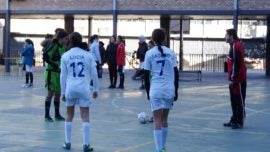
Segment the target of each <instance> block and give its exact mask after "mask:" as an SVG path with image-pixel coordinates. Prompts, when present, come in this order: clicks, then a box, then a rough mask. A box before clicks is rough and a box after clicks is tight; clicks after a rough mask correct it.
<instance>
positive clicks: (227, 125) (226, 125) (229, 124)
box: [223, 121, 233, 127]
mask: <svg viewBox="0 0 270 152" xmlns="http://www.w3.org/2000/svg"><path fill="white" fill-rule="evenodd" d="M232 125H233V123H232V122H231V121H230V122H228V123H224V124H223V126H224V127H232Z"/></svg>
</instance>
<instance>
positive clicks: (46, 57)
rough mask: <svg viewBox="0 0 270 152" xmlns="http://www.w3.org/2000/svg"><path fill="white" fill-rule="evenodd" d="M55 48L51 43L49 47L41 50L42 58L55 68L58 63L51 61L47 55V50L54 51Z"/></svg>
mask: <svg viewBox="0 0 270 152" xmlns="http://www.w3.org/2000/svg"><path fill="white" fill-rule="evenodd" d="M56 48H57V47H55V45H53V44H51V46H49V48H48V49H47V50H45V51H44V52H43V60H44V61H45V62H46V63H48V64H49V65H51V66H52V67H53V68H55V69H57V68H58V65H57V64H55V63H54V62H53V61H51V59H50V57H49V52H51V51H55V49H56Z"/></svg>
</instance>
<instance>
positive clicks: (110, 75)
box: [108, 64, 113, 88]
mask: <svg viewBox="0 0 270 152" xmlns="http://www.w3.org/2000/svg"><path fill="white" fill-rule="evenodd" d="M108 69H109V77H110V83H111V84H110V86H109V87H108V88H113V67H112V65H111V64H109V65H108Z"/></svg>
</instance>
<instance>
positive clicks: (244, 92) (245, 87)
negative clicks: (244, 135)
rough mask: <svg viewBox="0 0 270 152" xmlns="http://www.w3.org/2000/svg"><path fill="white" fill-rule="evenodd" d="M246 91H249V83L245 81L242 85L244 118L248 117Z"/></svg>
mask: <svg viewBox="0 0 270 152" xmlns="http://www.w3.org/2000/svg"><path fill="white" fill-rule="evenodd" d="M246 90H247V81H244V82H242V83H241V94H242V99H243V103H244V118H245V117H246V110H245V106H246Z"/></svg>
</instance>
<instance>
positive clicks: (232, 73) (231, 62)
mask: <svg viewBox="0 0 270 152" xmlns="http://www.w3.org/2000/svg"><path fill="white" fill-rule="evenodd" d="M227 64H228V80H229V81H232V82H235V83H240V82H243V81H246V79H247V68H246V65H245V60H244V47H243V44H242V43H241V41H240V40H235V41H234V42H233V44H232V45H231V49H230V56H229V57H228V59H227Z"/></svg>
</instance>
